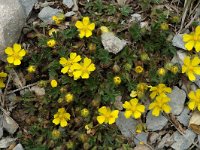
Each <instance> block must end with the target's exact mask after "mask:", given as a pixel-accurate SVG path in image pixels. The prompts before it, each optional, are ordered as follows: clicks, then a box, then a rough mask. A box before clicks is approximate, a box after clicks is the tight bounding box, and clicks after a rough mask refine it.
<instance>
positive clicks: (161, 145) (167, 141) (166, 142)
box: [157, 133, 174, 149]
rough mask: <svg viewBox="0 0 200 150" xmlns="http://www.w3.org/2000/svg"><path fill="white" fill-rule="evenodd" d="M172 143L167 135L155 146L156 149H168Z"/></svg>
mask: <svg viewBox="0 0 200 150" xmlns="http://www.w3.org/2000/svg"><path fill="white" fill-rule="evenodd" d="M173 142H174V139H173V137H172V136H171V135H170V134H169V133H167V134H165V136H164V137H163V138H162V139H161V141H160V142H159V143H158V145H157V149H163V148H164V147H165V146H166V147H169V146H170V145H171V144H172V143H173Z"/></svg>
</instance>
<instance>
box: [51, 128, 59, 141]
mask: <svg viewBox="0 0 200 150" xmlns="http://www.w3.org/2000/svg"><path fill="white" fill-rule="evenodd" d="M51 135H52V137H53V138H54V139H58V138H59V137H60V131H59V130H55V129H54V130H53V131H52V132H51Z"/></svg>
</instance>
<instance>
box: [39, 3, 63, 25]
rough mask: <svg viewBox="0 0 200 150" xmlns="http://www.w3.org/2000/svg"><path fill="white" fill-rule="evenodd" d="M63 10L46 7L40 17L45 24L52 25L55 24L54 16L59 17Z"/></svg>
mask: <svg viewBox="0 0 200 150" xmlns="http://www.w3.org/2000/svg"><path fill="white" fill-rule="evenodd" d="M61 12H62V10H61V9H54V8H52V7H50V6H47V7H44V8H43V9H42V10H41V11H40V13H39V14H38V17H39V18H40V19H41V20H42V21H43V22H45V23H47V24H51V23H52V22H53V20H52V16H54V15H57V14H59V13H61Z"/></svg>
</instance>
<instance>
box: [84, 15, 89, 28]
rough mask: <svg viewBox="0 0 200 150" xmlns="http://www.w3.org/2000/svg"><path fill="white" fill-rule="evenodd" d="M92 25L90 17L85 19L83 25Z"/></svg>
mask: <svg viewBox="0 0 200 150" xmlns="http://www.w3.org/2000/svg"><path fill="white" fill-rule="evenodd" d="M89 23H90V19H89V17H83V25H85V26H87V25H88V24H89Z"/></svg>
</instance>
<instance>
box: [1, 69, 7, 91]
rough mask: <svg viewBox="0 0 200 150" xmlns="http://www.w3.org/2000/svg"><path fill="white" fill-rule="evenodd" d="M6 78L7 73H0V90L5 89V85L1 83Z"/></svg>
mask: <svg viewBox="0 0 200 150" xmlns="http://www.w3.org/2000/svg"><path fill="white" fill-rule="evenodd" d="M7 76H8V75H7V73H5V72H3V71H2V72H1V73H0V88H4V87H5V84H4V83H3V81H4V79H5V78H6V77H7Z"/></svg>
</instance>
